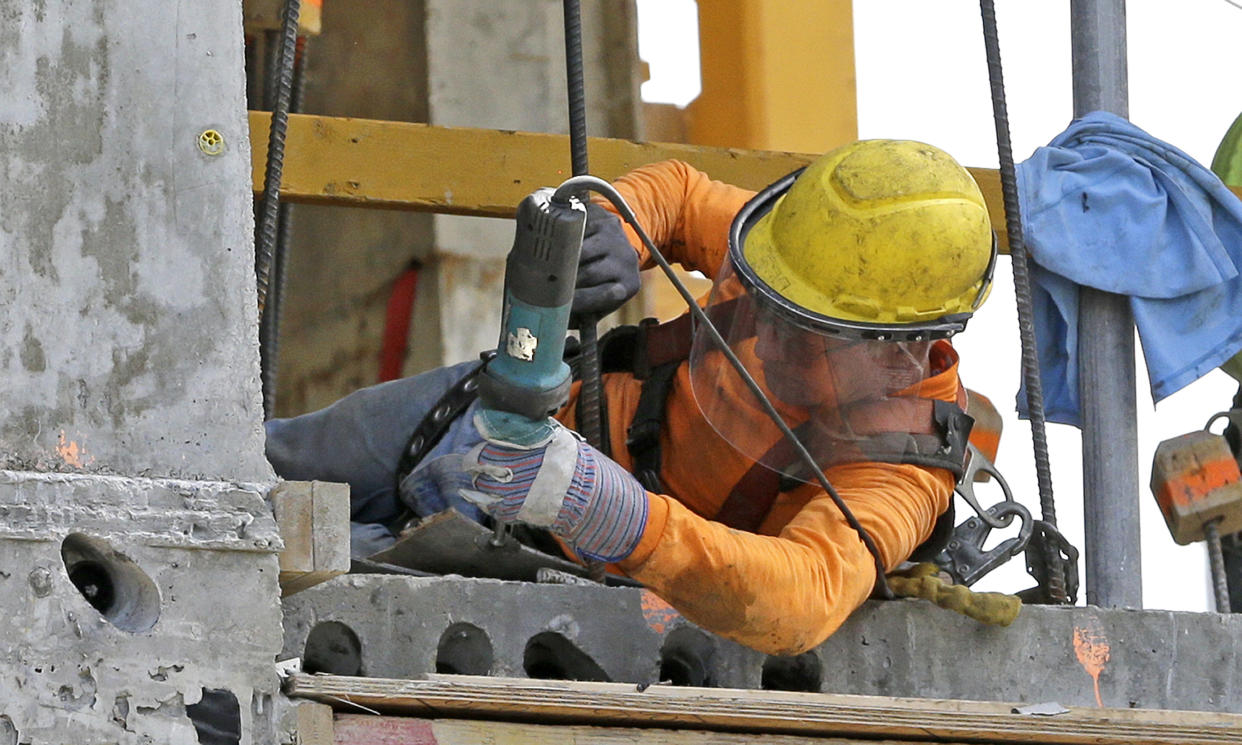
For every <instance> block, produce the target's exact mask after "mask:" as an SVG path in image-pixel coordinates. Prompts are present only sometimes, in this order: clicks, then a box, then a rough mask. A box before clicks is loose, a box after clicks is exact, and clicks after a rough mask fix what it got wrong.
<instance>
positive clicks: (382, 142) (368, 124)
mask: <svg viewBox="0 0 1242 745" xmlns="http://www.w3.org/2000/svg"><path fill="white" fill-rule="evenodd" d="M270 118H271V114H269V113H267V112H262V111H252V112H250V147H251V152H252V162H253V168H252V180H253V187H254V192H255V194H260V193H262V191H263V170H264V163H265V161H266V159H267V135H268V124H269V122H270ZM588 149H589V151H590V160H591V172H592V173H593V174H595V175H596V176H599V177H600V178H603V179H615V178H617V177H618V176H621V175H623V174H625V173H626V172H627V171H630V170H632V169H634V168H637V167H638V166H641V165H643V164H644V163H654V162H656V161H659V160H666V159H669V158H677V159H679V160H684V161H686V162H687V163H689V164H690V165H692V166H694V167H695V168H698V169H699V170H701V171H703V172H705V173H707V174H709V175H710V176H711V177H712V178H715V179H718V180H720V181H724V182H727V183H730V184H736V185H737V186H741V187H744V188H747V189H755V190H759V189H762V188H763V187H765V186H767V185H768V184H770V183H772V182H773V181H775V180H776V179H778V178H780V177H781V176H784V175H785V174H787V173H789V172H790V171H793V170H795V169H797V168H801V167H802V166H804V165H806V164H807V163H810V162H811V161H812V160H813V159H814V158H815V157H816V156H815V155H814V154H806V153H785V152H777V151H769V150H741V149H737V148H722V147H707V146H702V145H679V144H669V143H654V142H634V141H631V140H613V139H606V138H597V137H593V138H591V139H590V141H589V146H588ZM969 170H970V173H971V175H973V176H974V177H975V180H976V181H977V182H979V188H980V189H982V191H983V196H984V198H985V199H986V200H987V203H988V213H989V214H990V215H991V217H992V225H993V227H994V228H995V229H996V232H997V235H998V236H999V238H1000V243H1001V250H1002V251H1006V252H1007V251H1008V250H1009V249H1008V242H1007V240H1006V237H1005V208H1004V202H1003V200H1002V198H1001V188H1000V177H999V176H998V175H997V172H996V171H995V170H994V169H989V168H970V169H969ZM571 173H572V170H571V169H570V163H569V138H568V137H566V136H564V135H549V134H539V133H533V132H513V131H509V130H495V129H471V128H468V127H434V126H430V125H427V124H410V123H407V122H386V121H377V120H373V119H350V118H340V117H327V116H311V115H301V114H294V115H291V116H290V117H289V132H288V136H287V138H286V140H285V162H284V171H283V178H282V180H281V186H280V198H281V199H282V200H284V201H287V202H292V203H310V204H329V205H339V206H349V207H373V208H382V209H397V210H410V211H415V212H438V213H443V214H454V215H479V216H484V217H512V216H513V212H514V210H515V209H516V207H517V204H518V202H520V201H521V200H522V198H523V197H525V196H526V195H527V194H529V193H530V192H532V191H534V190H535V189H536V188H538V187H540V186H556V185H557V184H559V183H561V182H562V181H564V180H565V179H567V178H569V176H570V175H571ZM1231 188H1232V190H1233V192H1234V193H1235V194H1238V195H1239V196H1242V188H1236V187H1231Z"/></svg>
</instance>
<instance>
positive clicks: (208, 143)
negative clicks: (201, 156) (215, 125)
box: [198, 129, 224, 155]
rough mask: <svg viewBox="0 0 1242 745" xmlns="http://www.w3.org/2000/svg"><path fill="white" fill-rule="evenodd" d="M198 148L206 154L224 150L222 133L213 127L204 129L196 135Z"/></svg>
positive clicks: (217, 153)
mask: <svg viewBox="0 0 1242 745" xmlns="http://www.w3.org/2000/svg"><path fill="white" fill-rule="evenodd" d="M198 149H199V150H202V151H203V152H204V153H205V154H207V155H219V154H220V153H223V152H224V135H222V134H220V133H219V132H218V131H216V130H214V129H204V130H203V132H202V134H200V135H199V136H198Z"/></svg>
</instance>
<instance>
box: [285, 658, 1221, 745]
mask: <svg viewBox="0 0 1242 745" xmlns="http://www.w3.org/2000/svg"><path fill="white" fill-rule="evenodd" d="M287 692H288V693H289V695H291V696H295V697H296V696H301V697H308V698H312V699H314V700H317V701H321V702H323V703H327V704H331V705H332V706H333V707H334V708H335V709H337V711H338V712H346V713H357V712H358V709H357V708H354V707H356V706H362V707H365V708H366V709H368V710H373V711H375V712H378V713H382V714H406V715H412V716H419V717H435V718H459V719H484V718H486V719H503V720H507V721H515V722H525V723H532V724H553V725H594V726H610V727H634V726H642V727H662V728H673V729H698V730H714V731H724V732H750V733H757V734H784V735H801V736H807V735H813V736H818V737H839V738H851V737H856V738H880V739H883V738H888V739H893V740H898V741H902V740H910V741H932V742H956V741H961V742H997V743H1001V742H1003V743H1044V744H1047V743H1057V744H1060V743H1064V744H1066V745H1086V744H1087V743H1090V744H1091V745H1156V744H1159V745H1217V744H1223V743H1238V742H1242V715H1235V714H1219V713H1208V712H1185V711H1156V710H1129V709H1085V708H1073V709H1070V710H1069V712H1068V713H1066V714H1062V715H1058V716H1051V717H1044V716H1034V715H1026V714H1015V713H1013V711H1012V710H1013V705H1010V704H1000V703H990V702H980V701H947V700H933V699H901V698H887V697H881V696H846V695H838V694H816V693H790V692H783V691H743V690H730V689H719V688H679V687H671V686H650V687H647V688H646V689H644V690H642V691H640V690H638V689H637V687H636V686H634V685H632V684H622V683H582V682H570V681H550V680H528V679H518V678H486V677H475V676H452V675H429V676H428V677H427V679H425V680H385V679H379V678H350V677H338V676H330V675H325V676H308V675H295V676H293V678H292V679H291V680H290V685H289V687H288V688H287Z"/></svg>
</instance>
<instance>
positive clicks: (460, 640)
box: [436, 623, 492, 675]
mask: <svg viewBox="0 0 1242 745" xmlns="http://www.w3.org/2000/svg"><path fill="white" fill-rule="evenodd" d="M491 671H492V642H491V640H490V639H488V638H487V634H486V633H484V631H483V629H481V628H479V627H478V626H475V625H474V624H469V623H455V624H453V625H452V626H449V627H448V628H447V629H445V630H444V634H442V635H441V636H440V645H439V647H437V648H436V672H437V673H450V674H453V675H487V674H488V673H490V672H491Z"/></svg>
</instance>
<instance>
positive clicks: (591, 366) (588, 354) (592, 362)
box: [563, 0, 612, 582]
mask: <svg viewBox="0 0 1242 745" xmlns="http://www.w3.org/2000/svg"><path fill="white" fill-rule="evenodd" d="M563 9H564V13H565V89H566V94H567V95H566V98H567V99H568V101H569V157H570V163H571V165H572V168H573V172H574V175H575V176H585V175H587V173H588V172H589V171H590V166H589V165H588V164H587V134H586V83H585V80H584V74H583V70H582V67H583V65H582V15H581V9H580V8H579V3H578V0H564V5H563ZM583 198H584V199H585V194H584V195H583ZM575 320H576V325H577V327H578V340H579V341H580V342H581V349H582V351H581V352H580V356H579V358H578V359H579V365H578V369H579V371H580V372H581V375H582V386H581V387H580V388H579V389H578V411H579V412H580V414H579V417H578V421H579V428H580V429H581V430H582V436H583V437H585V438H586V440H587V442H589V443H590V444H591V445H592V446H593V447H595V448H596V449H597V450H599V451H600V452H601V453H603V454H604V455H611V454H612V453H611V450H612V448H610V447H609V445H610V443H609V442H608V438H607V437H606V436H605V432H604V426H603V411H602V407H603V396H602V390H601V389H602V388H603V380H602V379H601V376H600V369H599V339H598V330H597V328H596V325H597V324H598V322H599V318H598V317H597V316H596V315H595V314H584V315H582V316H578V317H577V318H576V319H575ZM587 569H588V570H589V575H590V577H591V579H593V580H595V581H596V582H603V581H604V565H603V564H602V563H600V562H597V561H592V562H587Z"/></svg>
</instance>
